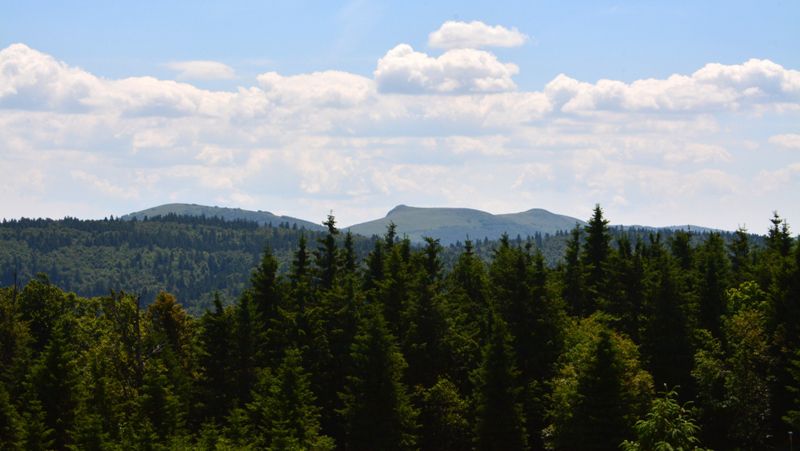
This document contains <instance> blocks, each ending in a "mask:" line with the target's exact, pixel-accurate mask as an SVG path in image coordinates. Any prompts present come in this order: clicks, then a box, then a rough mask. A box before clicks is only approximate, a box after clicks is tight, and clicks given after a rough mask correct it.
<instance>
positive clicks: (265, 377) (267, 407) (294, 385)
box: [248, 348, 333, 450]
mask: <svg viewBox="0 0 800 451" xmlns="http://www.w3.org/2000/svg"><path fill="white" fill-rule="evenodd" d="M248 410H250V411H251V412H252V415H253V418H254V420H255V422H254V429H255V430H254V432H255V433H256V434H258V436H259V439H260V440H259V445H260V446H261V447H265V448H269V449H287V450H288V449H320V450H322V449H332V448H333V443H332V441H331V440H330V439H329V438H327V437H324V436H321V435H320V423H319V417H320V412H319V407H317V406H316V405H315V396H314V394H313V392H312V391H311V387H310V382H309V376H308V374H307V373H306V372H305V370H304V369H303V367H302V354H301V353H300V351H299V350H298V349H295V348H290V349H287V350H286V353H285V356H284V358H283V361H282V362H281V364H280V366H279V367H278V368H277V370H276V371H275V373H274V374H271V373H270V372H268V371H267V372H262V375H261V377H260V381H259V383H258V384H257V385H256V389H255V390H254V393H253V401H252V402H251V403H250V404H248Z"/></svg>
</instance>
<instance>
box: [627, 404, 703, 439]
mask: <svg viewBox="0 0 800 451" xmlns="http://www.w3.org/2000/svg"><path fill="white" fill-rule="evenodd" d="M677 398H678V394H677V393H676V392H675V391H674V390H671V391H669V392H666V393H664V394H663V396H660V397H658V398H655V399H653V402H652V404H651V405H650V411H649V412H648V413H647V415H646V416H645V418H643V419H641V420H639V421H637V422H636V425H635V426H634V430H635V431H636V441H629V440H626V441H625V442H623V443H622V449H623V450H624V451H645V450H656V451H662V450H663V451H701V448H700V447H699V444H700V440H699V439H698V438H697V433H698V432H699V430H700V427H699V426H697V424H696V423H695V422H694V421H693V420H692V416H691V412H690V410H689V409H688V407H687V406H686V405H681V404H679V403H678V400H677Z"/></svg>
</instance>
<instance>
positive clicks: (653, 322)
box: [642, 242, 694, 397]
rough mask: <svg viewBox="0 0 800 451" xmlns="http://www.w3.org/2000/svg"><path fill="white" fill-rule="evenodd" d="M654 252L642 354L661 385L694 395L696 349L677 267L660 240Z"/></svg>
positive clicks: (651, 250) (652, 250) (687, 394)
mask: <svg viewBox="0 0 800 451" xmlns="http://www.w3.org/2000/svg"><path fill="white" fill-rule="evenodd" d="M650 253H651V255H652V257H651V264H652V267H650V268H649V280H648V290H647V291H648V293H647V320H646V323H645V325H644V326H645V328H644V331H643V335H642V353H643V354H644V356H645V359H644V360H645V361H646V362H647V368H648V369H649V370H650V372H651V373H652V375H653V378H654V379H655V382H656V384H657V385H658V386H663V385H664V384H666V385H667V386H670V387H675V386H677V387H680V388H681V389H682V390H683V391H684V396H689V397H691V393H692V390H691V379H690V378H689V372H690V371H691V368H692V356H693V355H694V352H693V350H692V347H691V342H690V340H689V323H688V321H689V320H688V318H687V315H686V310H685V309H686V301H685V298H684V297H683V293H682V291H681V290H680V285H679V284H680V282H679V276H678V272H677V268H676V265H675V262H674V260H673V259H672V258H671V257H670V255H669V254H667V253H666V252H664V250H663V248H662V247H661V245H660V243H658V242H654V243H653V244H652V246H651V248H650Z"/></svg>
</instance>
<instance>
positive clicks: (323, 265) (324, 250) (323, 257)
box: [314, 214, 339, 290]
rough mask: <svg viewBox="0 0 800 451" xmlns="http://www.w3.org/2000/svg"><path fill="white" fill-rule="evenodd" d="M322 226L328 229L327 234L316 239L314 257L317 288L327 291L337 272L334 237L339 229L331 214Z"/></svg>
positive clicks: (337, 255) (336, 252)
mask: <svg viewBox="0 0 800 451" xmlns="http://www.w3.org/2000/svg"><path fill="white" fill-rule="evenodd" d="M322 225H324V226H326V227H327V228H328V233H327V234H325V235H324V236H323V237H322V238H319V239H318V243H319V247H318V248H317V251H316V252H315V253H314V257H315V262H316V266H317V277H318V279H319V282H318V283H319V286H320V288H322V289H323V290H329V289H330V288H331V287H332V286H333V281H334V279H335V278H336V276H337V273H338V272H339V254H338V251H337V248H336V235H338V234H339V229H337V228H336V220H335V219H334V217H333V215H332V214H330V215H328V220H327V221H325V222H323V223H322Z"/></svg>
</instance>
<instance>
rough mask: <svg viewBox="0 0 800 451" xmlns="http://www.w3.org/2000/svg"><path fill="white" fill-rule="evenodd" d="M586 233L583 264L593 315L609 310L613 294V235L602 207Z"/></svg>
mask: <svg viewBox="0 0 800 451" xmlns="http://www.w3.org/2000/svg"><path fill="white" fill-rule="evenodd" d="M585 231H586V243H585V245H584V248H583V254H582V259H583V261H582V263H583V268H584V271H585V272H586V296H587V297H586V302H588V306H587V307H588V311H587V313H592V312H593V311H594V310H595V309H596V308H604V309H605V308H607V307H606V306H607V304H608V303H609V302H611V301H612V299H611V298H612V294H613V293H612V292H611V285H612V280H611V277H610V268H609V259H610V258H611V255H612V250H611V234H610V232H609V229H608V220H607V219H605V218H603V210H602V209H601V208H600V205H595V207H594V212H593V213H592V217H591V218H590V219H589V222H588V223H587V225H586V227H585Z"/></svg>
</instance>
